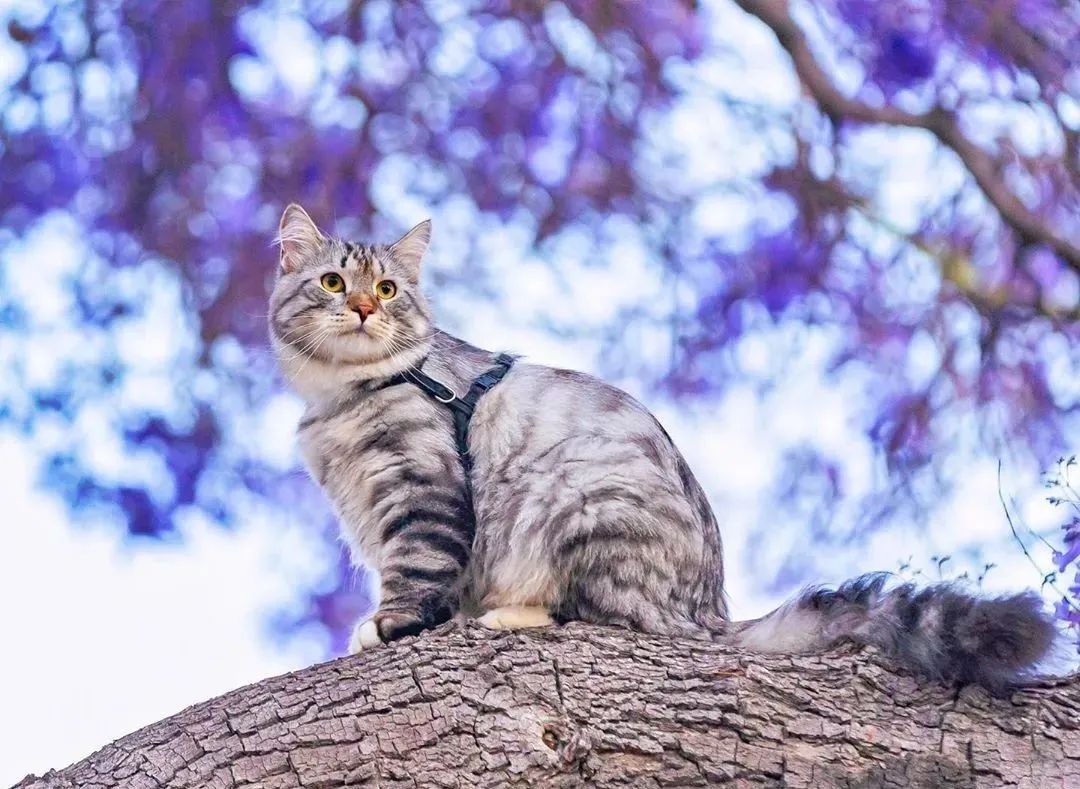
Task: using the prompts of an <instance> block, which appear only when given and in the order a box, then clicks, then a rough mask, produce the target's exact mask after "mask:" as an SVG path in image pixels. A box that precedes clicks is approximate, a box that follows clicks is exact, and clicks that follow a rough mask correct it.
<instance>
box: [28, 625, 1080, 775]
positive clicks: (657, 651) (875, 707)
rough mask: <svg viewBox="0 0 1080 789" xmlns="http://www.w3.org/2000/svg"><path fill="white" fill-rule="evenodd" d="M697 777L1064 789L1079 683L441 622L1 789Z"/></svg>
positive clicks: (873, 656)
mask: <svg viewBox="0 0 1080 789" xmlns="http://www.w3.org/2000/svg"><path fill="white" fill-rule="evenodd" d="M710 782H732V784H733V785H736V786H788V787H803V786H805V787H840V786H843V787H876V786H896V787H938V786H963V787H999V786H1010V787H1039V788H1040V789H1041V788H1042V787H1074V788H1080V678H1078V677H1075V676H1074V677H1072V678H1069V679H1063V680H1060V681H1055V682H1045V683H1041V684H1039V685H1037V686H1033V687H1030V688H1025V689H1023V690H1018V691H1017V692H1015V693H1014V694H1013V695H1012V697H1011V698H1008V699H991V698H990V697H989V696H987V695H986V693H985V692H983V691H982V690H981V689H979V688H965V689H963V690H960V691H956V690H954V689H948V688H944V687H941V686H937V685H933V684H927V683H923V682H918V681H916V680H914V679H912V678H911V677H908V676H906V675H904V674H903V673H899V672H897V671H895V670H894V669H893V668H892V667H891V666H890V665H889V664H888V662H887V661H885V660H884V659H883V658H881V657H880V656H879V655H878V654H877V653H876V652H874V651H873V650H865V649H857V648H854V647H852V648H848V649H842V650H840V651H837V652H833V653H830V654H827V655H820V656H810V657H807V656H800V657H785V656H762V655H752V654H746V653H740V652H737V651H734V650H731V649H729V648H725V647H720V646H715V645H711V644H702V643H698V642H693V641H678V640H676V641H673V640H671V639H667V638H658V637H651V636H644V635H640V634H636V633H630V632H627V631H623V630H615V629H608V628H597V627H588V626H584V625H578V624H574V625H569V626H566V627H562V628H553V629H547V630H536V631H528V632H517V633H507V632H494V631H488V630H484V629H482V628H480V627H478V626H475V625H457V624H450V625H445V626H443V627H441V628H439V629H438V630H436V631H434V632H431V633H427V634H424V635H422V636H419V637H416V638H408V639H405V640H403V641H399V642H397V643H394V644H392V645H389V646H386V647H381V648H377V649H375V650H373V651H371V652H368V653H365V654H363V655H360V656H356V657H349V658H343V659H341V660H336V661H333V662H330V663H324V664H321V665H317V666H313V667H311V668H309V669H305V670H303V671H299V672H296V673H293V674H287V675H284V676H281V677H274V678H271V679H267V680H264V681H262V682H259V683H257V684H255V685H251V686H249V687H246V688H241V689H239V690H236V691H233V692H231V693H228V694H226V695H224V696H221V697H219V698H216V699H213V700H211V701H207V702H205V703H203V704H199V705H196V706H194V707H190V708H189V709H187V710H184V711H183V712H181V713H179V714H177V715H174V716H173V717H171V718H168V719H166V720H163V721H160V722H159V723H155V724H153V725H151V726H148V727H146V728H145V729H142V730H141V731H138V732H135V733H134V734H131V735H128V736H127V737H124V738H123V739H121V740H118V741H117V742H115V743H113V744H111V745H108V746H106V747H105V748H102V749H101V750H100V751H98V752H97V753H95V754H93V755H92V756H90V757H88V758H87V759H85V760H83V761H81V762H78V763H77V764H74V765H72V766H70V767H68V768H66V769H64V770H60V771H50V772H49V773H48V774H46V775H44V776H42V777H41V778H37V777H34V776H30V777H28V778H26V779H25V780H24V781H22V782H21V783H20V784H18V786H19V787H20V789H59V787H87V788H88V789H89V788H93V787H102V788H103V789H104V788H106V787H108V788H110V789H111V788H112V787H155V788H156V787H221V788H222V789H224V788H225V787H242V786H250V787H254V786H258V787H275V788H277V787H311V788H314V787H334V786H344V785H360V784H368V785H372V786H380V787H398V786H402V787H413V786H444V787H456V786H461V787H474V786H544V787H558V786H579V785H590V786H601V787H603V786H661V785H663V786H695V785H701V784H705V783H710Z"/></svg>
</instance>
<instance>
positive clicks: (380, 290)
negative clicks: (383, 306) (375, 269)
mask: <svg viewBox="0 0 1080 789" xmlns="http://www.w3.org/2000/svg"><path fill="white" fill-rule="evenodd" d="M375 295H376V296H378V297H379V298H380V299H382V300H383V301H388V300H389V299H392V298H394V296H396V295H397V285H395V284H394V283H393V282H391V281H390V280H388V279H384V280H383V281H382V282H378V283H376V284H375Z"/></svg>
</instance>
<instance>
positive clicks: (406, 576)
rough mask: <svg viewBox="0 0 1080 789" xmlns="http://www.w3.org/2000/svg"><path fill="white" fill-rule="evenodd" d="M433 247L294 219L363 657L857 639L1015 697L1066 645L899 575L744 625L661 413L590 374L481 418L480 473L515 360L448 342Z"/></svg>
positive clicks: (993, 607)
mask: <svg viewBox="0 0 1080 789" xmlns="http://www.w3.org/2000/svg"><path fill="white" fill-rule="evenodd" d="M430 236H431V225H430V222H426V221H425V222H421V223H420V224H419V225H417V226H416V227H414V228H413V229H412V230H410V231H409V232H408V233H406V234H405V235H404V236H403V237H402V238H401V239H399V240H398V241H396V242H395V243H393V244H390V245H379V244H357V243H350V242H348V241H343V240H341V239H337V238H331V237H328V236H327V235H325V234H323V233H322V232H321V231H320V230H319V229H318V227H317V226H316V225H315V223H314V222H312V220H311V218H310V217H309V216H308V214H307V213H306V212H305V211H304V210H303V209H302V208H301V207H300V206H298V205H295V204H293V205H290V206H289V207H288V208H287V209H286V210H285V213H284V215H283V216H282V218H281V233H280V246H281V255H280V268H279V272H278V276H277V281H276V284H275V287H274V292H273V296H272V297H271V310H270V316H271V318H270V334H271V338H272V342H273V346H274V349H275V351H276V354H277V358H278V361H279V363H280V367H281V370H282V371H283V373H284V375H285V376H286V378H287V379H288V381H289V382H290V384H291V386H292V387H294V388H295V390H296V391H297V392H298V393H299V394H300V395H301V396H302V397H303V399H304V400H305V401H306V403H307V410H306V413H305V415H304V417H303V420H302V421H301V422H300V426H299V438H300V445H301V448H302V452H303V455H304V458H305V461H306V463H307V466H308V468H309V470H310V472H311V474H312V476H313V477H314V478H315V479H316V480H317V481H318V483H319V485H321V486H322V488H323V490H325V492H326V494H327V495H328V496H329V497H330V499H331V500H332V501H333V503H334V507H335V509H336V511H337V514H338V516H339V518H340V520H341V523H342V528H343V531H344V534H345V537H346V539H347V540H348V542H349V545H350V547H351V550H352V553H353V556H354V558H355V561H356V562H357V563H361V562H362V563H364V564H366V565H368V566H370V567H373V568H375V569H377V570H378V573H379V578H380V583H381V600H380V604H379V608H378V610H377V611H376V612H375V614H374V615H373V616H372V617H371V618H369V619H367V620H366V621H363V622H360V623H358V625H357V626H356V629H355V631H354V633H353V637H352V641H351V649H352V650H353V651H358V650H361V649H366V648H368V647H372V646H374V645H376V644H379V643H381V642H385V641H390V640H392V639H395V638H399V637H401V636H404V635H407V634H413V633H417V632H419V631H421V630H424V629H425V628H430V627H432V626H434V625H437V624H439V623H440V622H443V621H446V620H447V619H449V618H451V617H453V616H455V615H461V616H467V617H479V619H480V621H481V622H482V623H484V624H486V625H488V626H490V627H495V628H517V627H531V626H542V625H550V624H553V623H561V622H566V621H569V620H582V621H585V622H592V623H596V624H602V625H618V626H622V627H628V628H632V629H635V630H640V631H644V632H647V633H659V634H665V635H671V636H682V637H690V638H704V639H714V640H718V641H722V642H725V643H731V644H735V645H740V646H745V647H747V648H751V649H755V650H761V651H784V652H807V651H816V650H822V649H824V648H826V647H828V646H829V645H831V644H833V643H835V642H837V641H839V640H842V639H853V640H856V641H859V642H864V643H869V644H874V645H877V646H878V647H880V648H882V649H884V650H885V651H886V652H888V653H890V654H892V655H893V656H894V657H897V658H899V659H900V660H902V661H903V662H905V663H906V664H907V665H908V666H909V667H911V668H912V669H914V670H916V671H918V672H921V673H922V674H925V675H928V676H930V677H934V678H937V679H942V680H949V681H960V682H979V683H982V684H984V685H987V686H989V687H991V688H995V689H997V688H1004V687H1007V686H1008V685H1010V684H1011V683H1014V682H1015V681H1017V680H1019V679H1022V678H1023V677H1025V676H1027V675H1028V674H1029V673H1030V672H1031V671H1032V669H1033V667H1034V666H1035V664H1036V663H1037V662H1038V661H1039V660H1040V659H1041V658H1043V657H1044V656H1045V655H1046V653H1047V652H1048V650H1049V649H1050V647H1051V643H1052V641H1053V637H1054V629H1053V625H1052V623H1051V621H1050V620H1049V618H1048V617H1047V616H1046V615H1045V614H1044V613H1043V612H1042V608H1041V605H1040V601H1039V598H1038V597H1037V596H1036V595H1035V594H1034V593H1027V594H1020V595H1016V596H1011V597H1002V598H981V597H974V596H971V595H968V594H965V593H964V592H962V591H960V590H958V589H956V588H953V587H950V586H947V585H938V586H933V587H929V588H925V589H922V590H916V589H914V588H913V587H911V586H909V585H901V586H895V587H893V588H886V585H885V581H886V576H885V575H884V574H874V575H869V576H863V577H862V578H859V579H856V580H854V581H850V582H848V583H846V584H844V585H843V586H841V587H840V588H839V589H837V590H824V589H812V590H808V591H805V592H803V593H802V594H800V595H799V596H797V597H796V598H794V599H793V600H791V601H790V602H788V603H786V604H785V605H784V606H782V607H781V608H779V609H777V610H776V611H774V612H772V613H771V614H769V615H767V616H765V617H762V618H761V619H757V620H753V621H747V622H732V621H730V620H729V618H728V614H727V606H726V603H725V600H724V575H723V563H722V560H721V544H720V532H719V528H718V526H717V522H716V517H715V515H714V514H713V512H712V509H711V508H710V506H709V502H708V500H707V498H706V496H705V493H704V491H703V490H702V489H701V486H700V485H699V484H698V482H697V480H696V479H695V478H694V475H693V473H692V472H691V471H690V468H689V467H688V466H687V463H686V461H685V460H684V459H683V457H682V455H681V454H680V453H679V450H678V449H677V448H676V447H675V445H674V444H673V443H672V441H671V438H670V437H669V436H668V435H667V433H666V432H665V431H664V429H663V427H661V425H660V424H659V422H657V420H656V419H655V418H654V417H653V416H652V414H650V413H649V411H648V410H646V409H645V408H644V407H643V406H642V405H641V404H640V403H638V402H637V401H635V400H634V399H633V398H632V397H630V396H629V395H627V394H625V393H624V392H622V391H620V390H618V389H616V388H614V387H612V386H609V385H607V384H605V383H603V382H602V381H599V380H597V379H595V378H593V377H591V376H588V375H585V374H582V373H577V372H570V371H567V370H556V369H552V368H549V367H544V366H541V365H534V364H526V363H524V362H517V363H513V364H512V366H509V369H508V371H507V372H506V373H505V376H504V377H503V378H502V380H501V381H500V382H498V383H497V384H495V385H493V386H491V388H490V389H489V390H488V391H487V392H486V393H484V394H483V396H482V397H480V398H479V400H478V401H477V403H476V407H475V412H474V413H473V415H472V420H471V423H469V425H468V433H467V456H462V455H461V454H460V453H459V450H458V446H457V443H456V440H455V435H456V433H455V426H454V421H453V417H454V415H453V412H452V409H451V408H449V407H447V402H453V401H454V400H455V399H456V400H458V401H459V402H460V398H461V397H462V396H463V394H464V393H465V392H467V391H468V390H469V389H470V386H471V385H472V384H473V382H474V381H475V380H476V379H477V378H478V377H479V376H481V375H482V374H484V373H485V372H488V371H490V370H492V369H493V368H494V367H496V366H497V357H496V356H495V355H494V354H493V353H491V352H489V351H486V350H483V349H481V348H477V347H475V346H473V345H470V344H468V343H466V342H464V341H462V340H459V339H457V338H456V337H452V336H451V335H449V334H447V333H445V332H442V331H440V330H439V329H437V328H436V327H435V323H434V319H433V317H432V313H431V309H430V307H429V305H428V302H427V300H426V299H425V298H424V295H423V293H422V292H421V287H420V282H421V262H422V259H423V257H424V254H425V252H426V250H427V247H428V242H429V240H430ZM507 365H508V362H503V366H502V369H503V370H505V369H506V367H507ZM422 379H423V380H434V381H436V382H437V383H438V384H440V385H442V386H444V387H445V389H443V390H440V391H442V392H443V395H440V396H433V393H432V392H431V391H428V390H426V389H425V388H424V387H423V386H420V385H419V384H418V383H417V382H418V381H420V380H422ZM467 469H468V470H467Z"/></svg>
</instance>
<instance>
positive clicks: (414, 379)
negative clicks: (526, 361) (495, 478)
mask: <svg viewBox="0 0 1080 789" xmlns="http://www.w3.org/2000/svg"><path fill="white" fill-rule="evenodd" d="M424 361H425V360H423V359H421V360H420V364H418V365H417V366H416V367H412V368H410V369H408V370H406V371H405V372H402V373H398V374H397V375H395V376H394V377H393V378H391V379H390V380H389V381H387V382H386V383H384V384H383V385H382V386H380V387H379V388H380V389H383V388H385V387H387V386H397V385H398V384H412V385H413V386H416V387H419V388H420V390H421V391H423V392H424V394H426V395H428V396H429V397H431V398H432V399H434V400H438V401H439V402H440V403H442V404H443V405H444V406H446V407H447V408H449V409H450V412H451V414H453V417H454V438H455V439H456V440H457V451H458V455H460V456H461V464H462V465H463V466H464V467H465V484H466V486H468V485H469V472H470V471H471V470H472V458H471V457H469V422H471V421H472V415H473V411H475V410H476V404H477V403H478V402H480V398H481V397H483V396H484V394H485V393H486V392H487V391H488V390H489V389H490V388H491V387H493V386H495V384H497V383H499V381H501V380H502V379H503V377H504V376H505V375H506V374H507V373H508V372H510V368H511V367H512V366H513V364H514V357H513V356H510V355H509V354H505V353H500V354H499V355H498V356H496V357H495V366H494V367H492V368H491V369H490V370H488V371H487V372H485V373H483V374H481V375H480V376H479V377H478V378H477V379H476V380H475V381H473V382H472V386H470V387H469V391H468V392H466V393H465V394H464V395H463V396H462V397H458V396H457V394H456V393H455V392H454V390H453V389H451V388H450V387H449V386H447V385H446V384H444V383H443V382H442V381H438V380H436V379H434V378H432V377H431V376H430V375H428V374H427V373H424V372H421V370H420V368H421V367H423V365H424Z"/></svg>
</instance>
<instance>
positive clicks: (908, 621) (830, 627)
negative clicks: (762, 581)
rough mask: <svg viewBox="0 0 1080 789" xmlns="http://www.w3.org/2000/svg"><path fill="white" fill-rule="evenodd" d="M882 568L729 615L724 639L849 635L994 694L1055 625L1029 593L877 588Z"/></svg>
mask: <svg viewBox="0 0 1080 789" xmlns="http://www.w3.org/2000/svg"><path fill="white" fill-rule="evenodd" d="M889 577H890V576H889V574H888V573H873V574H870V575H864V576H861V577H859V578H855V579H854V580H851V581H848V582H846V583H845V584H843V585H842V586H841V587H840V588H839V589H835V590H832V589H821V588H815V589H807V590H805V591H804V592H802V593H801V594H800V595H799V596H798V597H796V598H794V599H793V600H790V601H788V602H787V603H785V604H784V605H782V606H781V607H780V608H778V609H776V610H775V611H773V612H772V613H770V614H768V615H766V616H763V617H762V618H760V619H755V620H751V621H746V622H733V623H731V625H730V626H729V629H728V636H727V638H726V639H725V640H726V641H728V642H729V643H732V644H734V645H736V646H742V647H746V648H747V649H754V650H757V651H760V652H790V653H798V652H816V651H820V650H824V649H827V648H828V647H829V646H831V645H833V644H835V643H837V642H838V641H842V640H845V639H850V640H853V641H857V642H859V643H864V644H872V645H874V646H876V647H878V648H880V649H881V650H883V651H884V652H885V653H886V654H888V655H890V656H891V657H893V658H895V659H897V660H899V661H901V662H902V663H903V664H904V665H906V666H908V667H909V668H910V669H912V670H914V671H916V672H918V673H919V674H923V675H925V676H927V677H930V678H932V679H936V680H940V681H946V682H959V683H977V684H980V685H983V686H984V687H986V688H988V689H989V690H991V691H992V692H994V693H1001V692H1003V691H1004V690H1006V689H1007V688H1009V687H1010V686H1013V685H1015V684H1017V683H1018V682H1021V681H1023V680H1025V679H1028V678H1030V677H1032V676H1033V675H1034V672H1035V668H1036V666H1037V665H1038V664H1039V662H1040V661H1042V660H1043V659H1044V658H1046V657H1047V656H1048V654H1049V653H1050V652H1051V650H1052V648H1053V646H1054V641H1055V638H1056V631H1055V629H1054V625H1053V622H1052V620H1051V619H1050V617H1049V616H1048V615H1047V614H1045V613H1044V611H1043V606H1042V601H1041V599H1040V598H1039V596H1038V595H1037V594H1035V593H1034V592H1026V593H1024V594H1018V595H1012V596H1009V597H976V596H974V595H971V594H967V593H965V592H963V591H961V590H960V589H959V588H958V587H957V586H955V585H952V584H938V585H935V586H930V587H926V588H924V589H916V588H915V587H914V586H913V585H912V584H904V585H902V586H897V587H894V588H891V589H886V588H885V583H886V581H887V580H888V579H889Z"/></svg>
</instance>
